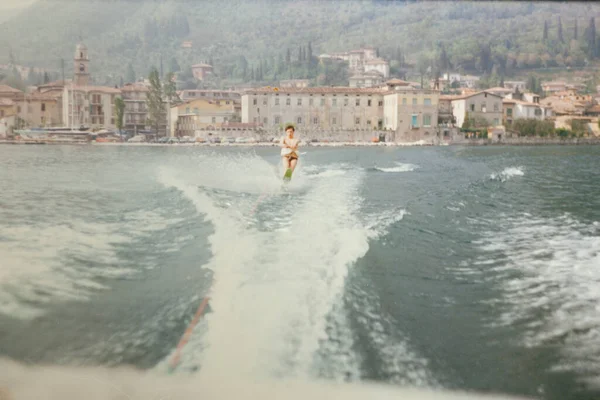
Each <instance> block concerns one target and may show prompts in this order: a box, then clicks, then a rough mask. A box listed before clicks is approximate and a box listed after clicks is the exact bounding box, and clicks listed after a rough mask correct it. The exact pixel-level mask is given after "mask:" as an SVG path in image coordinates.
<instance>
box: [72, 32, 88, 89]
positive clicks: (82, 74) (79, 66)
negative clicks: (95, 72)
mask: <svg viewBox="0 0 600 400" xmlns="http://www.w3.org/2000/svg"><path fill="white" fill-rule="evenodd" d="M73 62H74V64H73V66H74V71H75V76H74V79H73V81H74V82H75V85H77V86H85V85H89V83H90V70H89V68H90V59H89V58H88V49H87V47H86V45H85V44H83V43H79V44H78V45H77V48H76V49H75V58H74V60H73Z"/></svg>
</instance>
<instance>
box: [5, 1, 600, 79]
mask: <svg viewBox="0 0 600 400" xmlns="http://www.w3.org/2000/svg"><path fill="white" fill-rule="evenodd" d="M599 16H600V5H598V4H595V3H576V4H565V3H540V4H538V3H535V2H530V3H524V2H489V3H488V2H481V3H477V2H413V1H410V2H392V1H381V0H379V1H370V2H358V1H331V0H312V1H301V0H300V1H286V0H257V1H242V0H227V1H216V0H207V1H192V0H170V1H161V2H158V1H153V0H147V1H142V0H113V1H104V0H86V1H75V0H38V1H37V2H36V3H34V4H33V5H31V6H30V7H29V8H27V9H26V10H24V11H22V12H20V13H18V14H17V15H14V16H13V17H11V18H10V19H9V20H7V21H5V22H3V23H0V31H1V32H2V34H1V35H0V46H1V48H2V49H3V50H1V51H0V63H6V62H8V61H9V50H12V52H13V53H14V56H15V58H16V61H17V62H18V63H20V64H23V65H35V66H39V67H45V68H52V69H54V70H56V71H58V70H59V67H60V59H61V58H63V59H65V65H66V72H67V73H68V74H70V73H71V71H72V62H71V60H72V57H73V52H74V48H75V45H76V43H77V42H78V41H79V40H80V39H81V40H83V42H85V43H86V45H87V46H88V47H89V51H90V58H91V72H92V74H93V76H94V77H95V78H96V80H98V81H100V82H102V83H116V82H118V81H119V79H120V78H123V77H124V76H125V75H126V73H127V67H128V64H129V63H131V64H132V66H133V69H134V70H135V72H136V74H137V75H138V76H140V75H147V73H148V71H149V68H150V66H156V67H157V68H159V67H160V64H161V58H162V63H163V68H164V69H165V70H167V69H168V68H170V64H171V63H172V61H171V60H172V59H175V60H176V61H177V63H178V64H179V65H181V66H182V67H188V66H190V65H192V64H194V63H197V62H200V61H206V62H208V61H209V60H210V61H213V62H214V63H215V66H216V70H217V71H219V69H221V71H227V69H226V66H231V65H233V64H235V63H236V62H238V58H239V57H241V56H243V57H244V58H245V59H246V60H247V61H248V63H249V64H251V65H256V66H257V65H258V63H259V62H260V65H261V68H262V65H263V64H262V63H263V61H264V63H265V69H268V68H269V63H271V64H274V63H275V62H276V61H277V60H278V59H279V60H280V59H281V58H282V57H285V55H286V52H287V51H288V49H289V50H290V53H291V54H292V57H293V58H296V53H297V52H298V51H299V50H298V49H299V46H306V44H307V43H309V42H310V43H311V44H312V48H313V54H315V55H318V54H319V53H323V52H334V51H346V50H351V49H353V48H358V47H360V46H362V45H370V46H375V47H377V48H379V49H380V53H381V54H382V56H384V57H386V58H388V59H393V58H394V57H395V55H396V54H397V52H399V51H400V52H402V54H403V55H404V56H405V57H406V59H407V60H410V61H412V62H413V63H417V64H418V63H419V61H421V64H426V63H430V64H431V63H432V62H433V61H432V60H434V59H436V58H438V57H439V53H440V48H441V47H440V45H442V47H444V50H445V51H446V53H447V61H448V67H450V66H452V67H454V68H457V67H459V66H460V67H461V68H464V69H466V70H472V69H478V68H479V69H480V70H482V71H484V70H486V71H487V72H490V70H491V69H492V68H493V65H496V64H497V65H498V66H501V65H503V63H506V59H507V58H508V59H509V60H511V57H514V59H515V60H514V63H515V65H516V64H517V62H521V65H520V66H519V67H523V66H527V65H529V64H527V63H530V64H531V65H536V63H537V64H540V65H541V64H542V63H545V65H554V64H556V65H560V64H565V63H567V62H571V63H576V62H579V63H581V62H584V60H583V58H585V57H586V56H587V58H590V57H589V56H588V55H587V53H586V51H588V50H587V47H586V44H585V43H586V42H585V40H587V39H586V38H585V35H586V32H587V29H588V25H589V20H590V18H591V17H599ZM559 17H560V21H561V23H560V31H561V35H562V38H560V37H559V27H558V19H559ZM545 21H546V24H547V27H546V28H544V22H545ZM575 21H577V28H575ZM599 22H600V21H599ZM544 29H546V31H547V39H546V40H543V39H542V37H543V35H544ZM576 31H577V35H578V39H577V40H576V41H574V35H575V32H576ZM184 41H189V42H191V43H192V45H191V46H192V47H191V48H182V46H181V44H182V43H183V42H184ZM582 41H583V44H582ZM482 43H484V44H485V46H489V50H486V49H487V48H488V47H486V48H484V49H483V50H482V48H481V46H482V45H481V44H482ZM485 46H484V47H485ZM597 46H598V48H599V49H598V50H600V38H599V39H598V40H597ZM486 51H488V52H489V53H490V54H489V55H486V54H485V52H486ZM598 53H600V51H599V52H598ZM546 54H547V55H548V56H546ZM519 56H520V57H521V60H520V61H519V60H518V57H519ZM486 57H488V58H489V65H487V64H486ZM503 57H504V59H503ZM527 57H529V58H527ZM532 57H533V58H535V57H539V60H538V59H533V60H532V59H531V58H532ZM548 57H550V61H548ZM568 57H571V59H570V60H569V59H568ZM511 62H512V61H511ZM482 63H483V64H486V65H481V64H482ZM549 63H550V64H549ZM501 68H504V66H501ZM496 72H497V71H496ZM222 73H223V74H225V72H222ZM232 74H233V72H232ZM262 75H263V74H262V70H261V76H262ZM265 75H267V76H269V75H268V74H265Z"/></svg>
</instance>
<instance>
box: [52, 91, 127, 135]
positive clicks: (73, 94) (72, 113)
mask: <svg viewBox="0 0 600 400" xmlns="http://www.w3.org/2000/svg"><path fill="white" fill-rule="evenodd" d="M120 94H121V91H120V90H119V89H115V88H111V87H105V86H77V85H73V84H71V85H68V86H65V89H64V92H63V96H62V104H63V107H62V111H63V121H64V123H65V124H66V125H67V126H68V127H74V128H79V127H81V126H84V127H89V128H92V129H101V128H106V129H115V128H116V124H115V119H116V115H115V109H114V106H115V98H116V97H117V96H119V95H120Z"/></svg>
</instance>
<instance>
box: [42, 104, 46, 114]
mask: <svg viewBox="0 0 600 400" xmlns="http://www.w3.org/2000/svg"><path fill="white" fill-rule="evenodd" d="M43 111H46V103H42V112H43Z"/></svg>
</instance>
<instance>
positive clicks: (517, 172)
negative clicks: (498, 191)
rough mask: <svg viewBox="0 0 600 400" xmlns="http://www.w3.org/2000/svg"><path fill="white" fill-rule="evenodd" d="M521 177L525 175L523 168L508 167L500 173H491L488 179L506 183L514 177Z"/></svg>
mask: <svg viewBox="0 0 600 400" xmlns="http://www.w3.org/2000/svg"><path fill="white" fill-rule="evenodd" d="M523 175H525V172H524V170H523V167H508V168H505V169H504V170H502V172H499V173H492V174H491V175H490V179H491V180H498V181H500V182H506V181H507V180H509V179H510V178H513V177H515V176H523Z"/></svg>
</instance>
